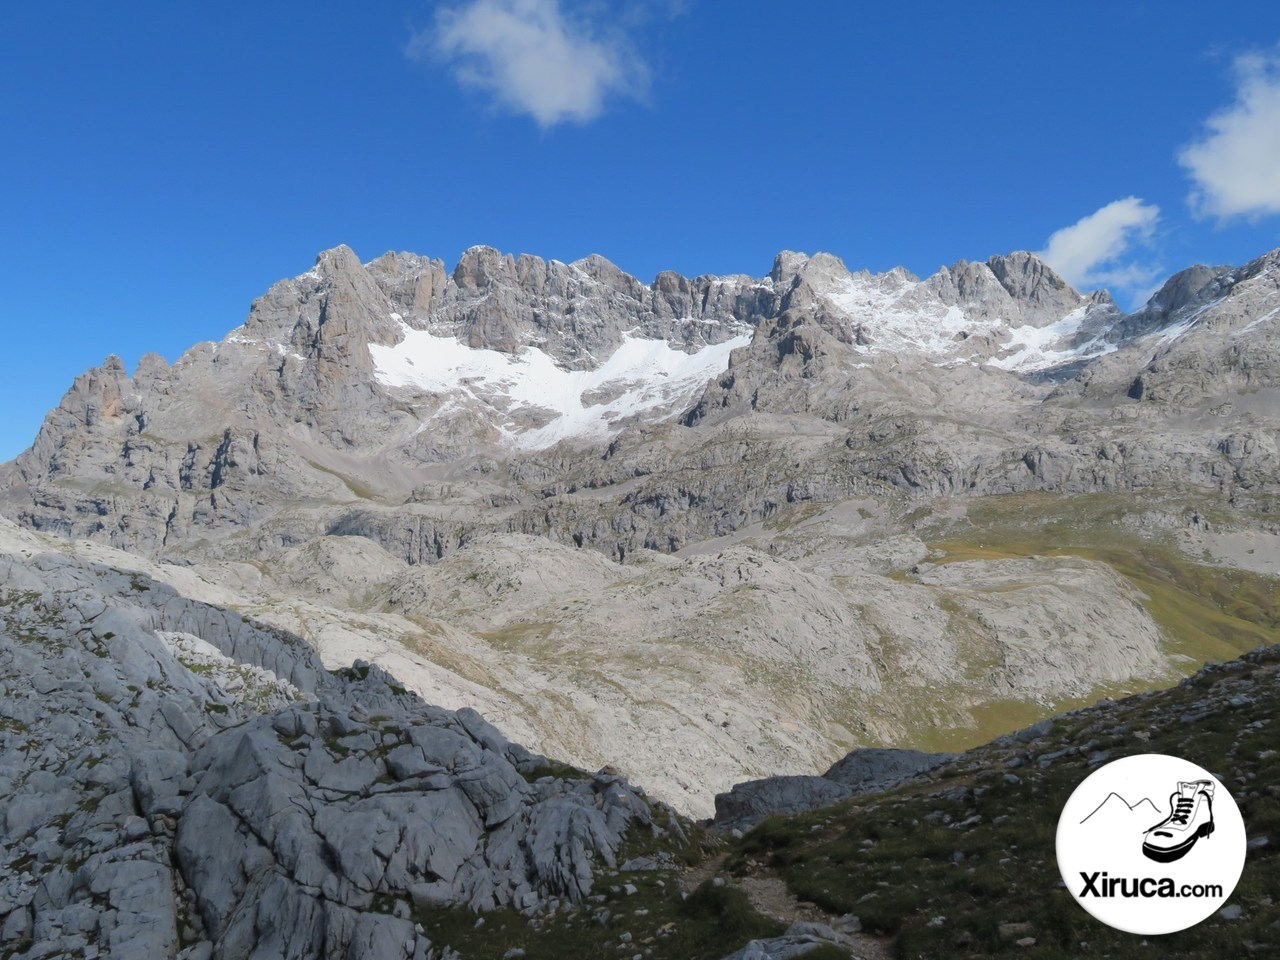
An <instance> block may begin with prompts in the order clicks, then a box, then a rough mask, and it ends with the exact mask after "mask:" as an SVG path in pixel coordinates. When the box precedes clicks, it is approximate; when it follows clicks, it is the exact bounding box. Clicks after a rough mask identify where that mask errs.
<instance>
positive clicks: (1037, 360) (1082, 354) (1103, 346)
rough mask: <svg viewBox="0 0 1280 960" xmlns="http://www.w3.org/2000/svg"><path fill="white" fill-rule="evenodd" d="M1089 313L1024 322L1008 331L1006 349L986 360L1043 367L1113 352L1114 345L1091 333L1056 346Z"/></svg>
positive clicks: (1072, 334)
mask: <svg viewBox="0 0 1280 960" xmlns="http://www.w3.org/2000/svg"><path fill="white" fill-rule="evenodd" d="M1087 313H1088V310H1087V308H1085V307H1081V308H1079V309H1078V310H1072V311H1071V312H1070V313H1068V314H1067V315H1066V316H1065V317H1063V318H1062V319H1061V320H1056V321H1054V322H1053V323H1050V324H1048V325H1046V326H1043V327H1033V326H1030V325H1024V326H1021V327H1014V328H1013V329H1011V330H1010V331H1009V341H1008V342H1007V343H1006V344H1005V350H1007V351H1008V353H1007V354H1006V355H1005V356H1003V357H998V358H994V359H991V360H988V361H987V363H988V364H989V365H990V366H993V367H998V368H1000V369H1001V370H1017V371H1021V372H1027V371H1030V370H1044V369H1046V368H1048V367H1056V366H1058V365H1060V364H1063V363H1071V362H1073V361H1076V360H1091V359H1093V358H1094V357H1100V356H1102V355H1103V354H1106V353H1112V352H1114V351H1115V350H1116V349H1117V345H1116V344H1114V343H1111V342H1109V341H1107V340H1104V339H1103V338H1102V337H1101V336H1097V337H1094V338H1093V339H1092V340H1088V341H1086V342H1085V343H1082V344H1080V345H1079V346H1075V347H1065V348H1056V347H1055V345H1056V344H1060V343H1064V342H1070V340H1071V339H1072V338H1074V337H1075V336H1076V334H1078V333H1079V332H1080V327H1081V325H1082V324H1083V323H1084V321H1085V317H1086V315H1087Z"/></svg>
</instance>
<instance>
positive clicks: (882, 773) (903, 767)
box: [714, 748, 956, 831]
mask: <svg viewBox="0 0 1280 960" xmlns="http://www.w3.org/2000/svg"><path fill="white" fill-rule="evenodd" d="M955 758H956V755H955V754H952V753H923V752H921V751H919V750H892V749H881V748H867V749H862V750H854V751H853V752H852V753H850V754H849V755H848V756H846V757H844V758H843V759H841V760H838V761H836V763H835V764H833V765H832V767H831V769H830V770H828V771H827V772H826V773H824V774H823V775H822V776H820V777H766V778H765V779H763V780H748V781H746V782H743V783H739V784H735V785H734V787H733V789H732V790H730V791H729V792H728V793H721V794H718V795H717V796H716V815H715V820H714V824H715V827H716V829H718V830H722V831H728V830H747V829H750V828H751V827H753V826H755V825H756V824H757V823H759V822H760V821H761V820H763V819H764V818H765V817H768V816H772V815H773V814H790V813H802V812H804V811H806V810H817V809H819V808H821V807H828V806H831V805H832V804H834V803H839V802H840V801H841V800H844V799H846V798H848V797H852V796H854V795H856V794H859V793H870V792H873V791H879V790H884V789H886V788H887V787H891V786H893V785H894V784H896V783H900V782H902V781H903V780H908V779H910V778H911V777H914V776H918V775H919V774H922V773H927V772H928V771H929V770H932V769H934V768H935V767H939V766H941V765H942V764H944V763H948V762H950V761H952V760H954V759H955Z"/></svg>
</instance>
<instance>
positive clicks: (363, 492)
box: [307, 460, 378, 500]
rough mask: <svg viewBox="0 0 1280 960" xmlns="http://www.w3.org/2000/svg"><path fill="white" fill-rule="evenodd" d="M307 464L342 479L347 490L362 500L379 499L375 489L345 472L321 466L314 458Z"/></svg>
mask: <svg viewBox="0 0 1280 960" xmlns="http://www.w3.org/2000/svg"><path fill="white" fill-rule="evenodd" d="M307 464H308V465H309V466H311V467H312V468H313V469H315V470H319V471H320V472H321V473H327V474H328V475H329V476H331V477H337V478H338V479H339V480H341V481H342V485H343V486H344V487H346V488H347V490H349V491H350V492H351V495H352V496H354V497H358V498H359V499H361V500H377V499H378V494H377V493H376V492H375V491H374V490H372V489H370V488H369V487H366V486H365V485H364V484H362V483H360V482H359V481H358V480H352V479H351V478H350V477H348V476H346V475H345V474H341V473H339V472H338V471H337V470H331V469H329V468H328V467H325V466H321V465H320V464H318V463H316V462H315V461H314V460H308V461H307Z"/></svg>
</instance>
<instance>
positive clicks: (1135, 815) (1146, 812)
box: [1080, 791, 1160, 825]
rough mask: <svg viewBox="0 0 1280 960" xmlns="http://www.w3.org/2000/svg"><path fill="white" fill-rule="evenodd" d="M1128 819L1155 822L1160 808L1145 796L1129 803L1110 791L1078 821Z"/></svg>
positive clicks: (1096, 821)
mask: <svg viewBox="0 0 1280 960" xmlns="http://www.w3.org/2000/svg"><path fill="white" fill-rule="evenodd" d="M1148 818H1151V819H1148ZM1130 819H1140V820H1142V821H1144V822H1146V823H1148V824H1151V823H1155V822H1156V821H1157V820H1159V819H1160V808H1159V807H1157V806H1156V805H1155V804H1154V803H1152V802H1151V800H1150V799H1149V798H1147V797H1143V798H1142V799H1141V800H1138V801H1137V802H1135V803H1130V802H1129V801H1128V800H1126V799H1125V798H1124V797H1122V796H1120V794H1118V793H1116V792H1114V791H1112V792H1111V793H1109V794H1107V798H1106V799H1105V800H1103V801H1102V802H1101V803H1100V804H1098V806H1097V807H1095V808H1094V810H1093V812H1092V813H1090V814H1089V815H1088V816H1087V817H1085V818H1084V819H1083V820H1081V821H1080V822H1081V823H1082V824H1083V823H1091V824H1093V825H1097V824H1100V823H1115V822H1117V821H1124V822H1127V821H1128V820H1130Z"/></svg>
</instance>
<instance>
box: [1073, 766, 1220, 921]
mask: <svg viewBox="0 0 1280 960" xmlns="http://www.w3.org/2000/svg"><path fill="white" fill-rule="evenodd" d="M1244 844H1245V840H1244V820H1243V819H1242V818H1240V810H1239V808H1236V805H1235V800H1233V799H1231V795H1230V794H1229V792H1228V791H1226V787H1224V786H1222V785H1221V783H1220V782H1219V781H1217V778H1216V777H1213V774H1211V773H1208V772H1207V771H1204V769H1202V768H1199V767H1197V765H1196V764H1194V763H1190V762H1188V760H1183V759H1179V758H1176V756H1166V755H1164V754H1139V755H1138V756H1125V758H1124V759H1120V760H1115V762H1112V763H1108V764H1106V765H1105V767H1101V768H1100V769H1097V771H1094V772H1093V773H1091V774H1089V776H1088V777H1087V778H1085V780H1084V782H1082V783H1080V785H1079V786H1078V787H1076V788H1075V792H1073V794H1071V797H1070V799H1069V800H1068V801H1066V806H1064V808H1062V815H1061V818H1060V819H1059V822H1057V868H1059V870H1061V872H1062V881H1064V882H1065V883H1066V888H1068V890H1069V891H1071V896H1074V897H1075V900H1076V902H1079V904H1080V906H1083V908H1084V909H1085V910H1088V911H1089V913H1091V914H1093V915H1094V916H1096V918H1098V919H1100V920H1102V923H1105V924H1108V925H1110V927H1115V928H1116V929H1121V931H1126V932H1129V933H1140V934H1155V933H1174V932H1175V931H1181V929H1187V928H1188V927H1193V925H1196V924H1197V923H1199V922H1201V920H1203V919H1204V918H1207V916H1208V915H1210V914H1212V913H1213V911H1215V910H1217V909H1219V908H1220V906H1222V904H1224V902H1226V899H1228V897H1229V896H1230V895H1231V891H1234V890H1235V884H1236V883H1238V882H1239V879H1240V870H1243V869H1244Z"/></svg>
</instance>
